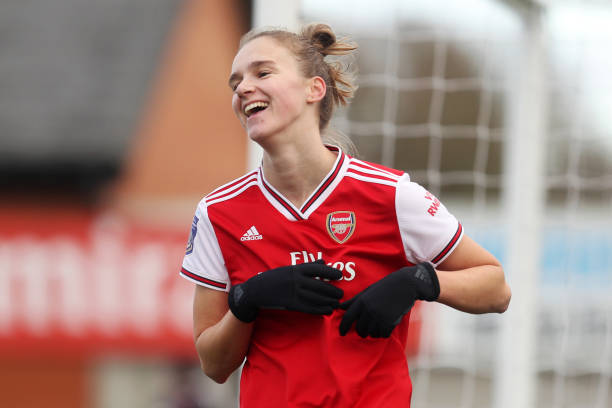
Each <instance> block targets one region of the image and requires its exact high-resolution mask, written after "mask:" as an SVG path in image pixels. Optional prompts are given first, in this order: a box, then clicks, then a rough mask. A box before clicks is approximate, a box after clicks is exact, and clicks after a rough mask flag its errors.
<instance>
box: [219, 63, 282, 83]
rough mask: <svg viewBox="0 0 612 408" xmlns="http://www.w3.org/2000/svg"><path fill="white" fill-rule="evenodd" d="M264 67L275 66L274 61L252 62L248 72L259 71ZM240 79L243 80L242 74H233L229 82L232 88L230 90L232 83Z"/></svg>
mask: <svg viewBox="0 0 612 408" xmlns="http://www.w3.org/2000/svg"><path fill="white" fill-rule="evenodd" d="M262 65H275V63H274V61H272V60H258V61H253V62H251V63H250V64H249V65H248V66H247V69H248V70H253V69H257V68H259V67H260V66H262ZM240 78H242V74H239V73H237V72H232V74H231V75H230V77H229V80H228V81H227V83H228V85H229V86H230V88H231V87H232V83H233V82H235V81H237V80H239V79H240Z"/></svg>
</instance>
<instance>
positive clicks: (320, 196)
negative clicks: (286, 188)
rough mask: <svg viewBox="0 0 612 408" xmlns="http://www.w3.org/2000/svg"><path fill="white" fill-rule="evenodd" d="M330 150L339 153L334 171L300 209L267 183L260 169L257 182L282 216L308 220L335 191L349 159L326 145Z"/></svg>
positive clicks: (334, 148)
mask: <svg viewBox="0 0 612 408" xmlns="http://www.w3.org/2000/svg"><path fill="white" fill-rule="evenodd" d="M325 147H327V148H328V149H329V150H331V151H333V152H338V157H337V158H336V161H335V163H334V165H333V167H332V169H331V170H330V171H329V173H327V175H326V176H325V177H324V178H323V180H322V181H321V183H320V184H319V185H318V186H317V188H316V189H315V190H314V191H313V193H312V194H311V195H310V196H309V197H308V199H307V200H306V201H305V202H304V204H302V206H301V207H300V208H297V207H296V206H295V205H293V203H291V201H289V200H287V199H286V198H285V197H283V195H282V194H281V193H280V192H278V190H276V189H275V188H274V187H273V186H272V185H271V184H270V183H268V182H267V181H266V178H265V176H264V173H263V169H262V166H260V167H259V170H258V172H257V182H258V185H259V188H260V190H261V192H262V193H263V195H264V196H265V197H266V199H267V200H268V201H269V202H270V204H272V206H274V208H276V209H277V210H278V211H279V212H280V213H281V214H283V215H284V216H285V217H286V218H287V219H288V220H290V221H300V220H306V219H308V217H309V216H310V214H312V213H313V212H314V211H315V210H316V209H317V208H318V207H319V206H320V205H321V204H322V203H323V202H324V201H325V199H326V198H327V197H328V196H329V195H330V194H331V193H332V191H334V189H335V188H336V186H337V185H338V183H340V180H342V176H343V175H344V173H345V172H346V168H347V167H348V162H349V157H348V156H347V155H346V154H345V153H344V152H343V151H342V150H340V148H339V147H337V146H332V145H325Z"/></svg>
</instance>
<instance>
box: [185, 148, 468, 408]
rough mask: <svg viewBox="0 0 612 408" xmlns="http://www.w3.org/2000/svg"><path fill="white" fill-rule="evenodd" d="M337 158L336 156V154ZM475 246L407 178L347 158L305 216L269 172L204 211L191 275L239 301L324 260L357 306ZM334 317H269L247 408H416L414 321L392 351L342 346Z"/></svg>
mask: <svg viewBox="0 0 612 408" xmlns="http://www.w3.org/2000/svg"><path fill="white" fill-rule="evenodd" d="M329 148H330V149H332V150H337V149H336V148H334V147H329ZM462 235H463V231H462V227H461V224H460V223H459V222H458V221H457V220H456V218H455V217H453V216H452V215H451V214H450V213H449V212H448V211H447V209H446V208H445V207H444V205H443V204H441V203H440V201H438V199H437V198H435V197H434V196H433V195H432V194H430V193H429V192H427V191H426V190H425V189H424V188H423V187H421V186H419V185H418V184H416V183H413V182H411V181H410V178H409V177H408V175H407V174H405V173H403V172H401V171H398V170H394V169H389V168H386V167H383V166H380V165H377V164H372V163H368V162H365V161H361V160H357V159H355V158H352V157H350V156H348V155H346V154H344V153H343V152H341V151H339V150H338V158H337V159H336V162H335V165H334V167H333V169H332V170H331V171H330V172H329V174H328V175H327V176H326V177H325V179H324V180H323V181H322V182H321V184H320V185H319V186H318V188H317V189H316V190H315V191H314V192H313V194H312V195H311V196H310V197H309V199H308V200H306V202H305V203H304V204H303V205H302V207H301V208H297V207H296V206H294V205H293V204H292V203H290V202H289V201H288V200H286V199H285V198H284V197H283V196H282V195H281V194H280V193H279V192H278V191H277V190H276V189H275V188H274V187H272V186H271V185H270V184H269V183H268V182H267V181H266V179H265V176H264V174H263V171H262V169H261V168H260V169H258V170H256V171H253V172H251V173H248V174H247V175H245V176H243V177H241V178H239V179H237V180H235V181H233V182H231V183H229V184H226V185H224V186H222V187H220V188H218V189H217V190H215V191H213V192H212V193H211V194H209V195H207V196H206V197H205V198H204V199H203V200H202V201H201V202H200V203H199V205H198V207H197V210H196V214H195V217H194V221H193V224H192V232H191V236H190V239H189V243H188V246H187V252H186V255H185V258H184V261H183V267H182V269H181V275H182V276H183V277H185V278H187V279H189V280H191V281H193V282H195V283H196V284H199V285H204V286H206V287H209V288H212V289H219V290H225V291H228V290H229V288H230V287H231V285H236V284H238V283H241V282H243V281H245V280H247V279H249V278H250V277H252V276H253V275H255V274H257V273H258V272H263V271H266V270H268V269H272V268H276V267H279V266H284V265H290V264H293V265H295V264H298V263H303V262H310V261H314V260H316V259H324V260H325V262H326V263H328V264H329V265H331V266H333V267H335V268H337V269H340V270H341V271H342V272H343V278H342V279H341V280H340V281H337V282H332V284H334V285H336V286H338V287H340V288H341V289H342V290H343V291H344V298H343V299H342V300H341V301H344V300H347V299H350V298H351V297H353V296H355V295H356V294H357V293H359V292H360V291H362V290H363V289H365V288H366V287H367V286H369V285H371V284H372V283H374V282H376V281H378V280H380V279H381V278H383V277H384V276H385V275H387V274H389V273H391V272H393V271H395V270H397V269H398V268H400V267H403V266H406V265H413V264H416V263H419V262H424V261H429V262H431V263H432V264H433V265H434V266H435V265H438V264H439V263H441V262H442V261H443V260H444V259H445V258H446V256H447V255H448V254H450V253H451V252H452V251H453V249H454V248H455V247H456V246H457V244H458V242H459V241H460V239H461V237H462ZM343 314H344V311H343V310H336V311H335V312H334V313H333V314H332V315H331V316H318V315H309V314H305V313H299V312H293V311H279V310H260V312H259V314H258V317H257V319H256V321H255V327H254V331H253V336H252V339H251V345H250V348H249V351H248V354H247V359H246V362H245V365H244V368H243V371H242V378H241V385H240V405H241V406H242V407H247V408H250V407H336V408H337V407H351V408H355V407H368V408H370V407H382V406H385V407H409V406H410V396H411V393H412V384H411V381H410V376H409V374H408V365H407V361H406V357H405V354H404V350H405V347H406V340H407V332H408V325H409V314H407V315H406V316H405V317H404V319H403V321H402V323H400V324H399V325H398V326H397V327H396V328H395V330H394V331H393V333H392V335H391V337H389V338H386V339H380V338H378V339H373V338H366V339H362V338H361V337H359V336H358V335H357V333H356V332H355V330H354V328H353V329H351V331H350V332H349V333H348V334H347V335H346V336H344V337H342V336H340V334H339V325H340V320H341V319H342V316H343Z"/></svg>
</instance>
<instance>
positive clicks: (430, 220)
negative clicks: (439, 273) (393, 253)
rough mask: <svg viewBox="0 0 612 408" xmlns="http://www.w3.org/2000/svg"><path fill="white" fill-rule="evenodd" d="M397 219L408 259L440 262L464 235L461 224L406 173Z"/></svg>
mask: <svg viewBox="0 0 612 408" xmlns="http://www.w3.org/2000/svg"><path fill="white" fill-rule="evenodd" d="M395 210H396V212H397V222H398V226H399V229H400V233H401V236H402V244H403V245H404V252H405V254H406V258H407V259H408V261H409V262H411V263H414V264H417V263H420V262H430V263H431V264H432V265H434V266H438V265H440V264H441V263H442V262H444V260H445V259H446V258H447V257H448V256H449V255H450V254H451V253H452V252H453V251H454V250H455V248H456V247H457V245H458V244H459V242H460V241H461V238H462V237H463V227H462V226H461V223H459V221H457V219H456V218H455V217H454V216H453V215H452V214H451V213H450V212H449V211H448V210H447V209H446V207H445V206H444V204H442V203H441V202H440V201H439V200H438V199H437V198H436V197H435V196H434V195H433V194H431V193H430V192H429V191H427V190H425V189H424V188H423V187H422V186H420V185H419V184H417V183H413V182H411V181H410V178H409V177H408V175H407V174H404V176H402V178H401V179H400V181H399V182H398V184H397V190H396V196H395Z"/></svg>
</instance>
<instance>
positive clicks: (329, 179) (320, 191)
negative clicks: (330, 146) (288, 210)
mask: <svg viewBox="0 0 612 408" xmlns="http://www.w3.org/2000/svg"><path fill="white" fill-rule="evenodd" d="M342 163H344V154H342V155H341V156H340V160H338V164H337V165H336V168H335V169H334V172H333V173H332V174H330V175H329V177H327V179H325V181H324V182H323V184H322V185H321V188H319V189H318V190H317V191H316V192H315V193H314V195H313V196H312V197H311V198H310V200H308V201H307V202H306V203H305V204H304V205H303V206H302V208H301V211H302V212H306V210H308V208H309V207H310V206H311V205H312V203H314V202H315V201H317V198H319V197H320V196H321V194H323V192H324V191H325V190H326V189H327V187H329V185H330V184H331V183H332V182H333V181H334V179H335V178H336V176H338V173H340V168H342Z"/></svg>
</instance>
